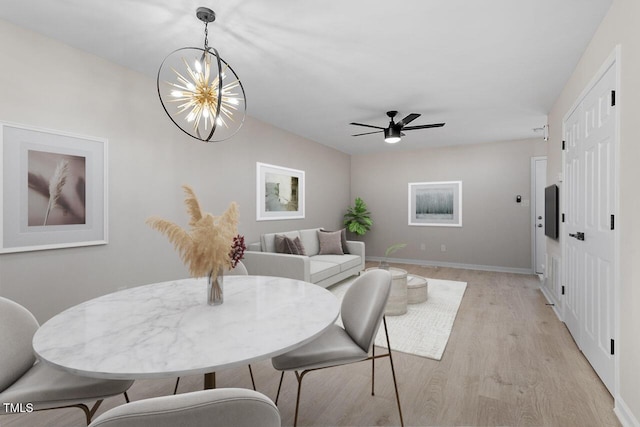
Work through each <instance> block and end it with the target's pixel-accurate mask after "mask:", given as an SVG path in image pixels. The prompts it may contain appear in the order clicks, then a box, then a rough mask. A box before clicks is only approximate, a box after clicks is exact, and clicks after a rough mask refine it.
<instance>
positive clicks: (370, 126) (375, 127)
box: [349, 122, 384, 129]
mask: <svg viewBox="0 0 640 427" xmlns="http://www.w3.org/2000/svg"><path fill="white" fill-rule="evenodd" d="M349 124H350V125H356V126H364V127H367V128H374V129H384V128H383V127H380V126H372V125H365V124H364V123H354V122H351V123H349Z"/></svg>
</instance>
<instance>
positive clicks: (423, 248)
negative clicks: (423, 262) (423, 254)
mask: <svg viewBox="0 0 640 427" xmlns="http://www.w3.org/2000/svg"><path fill="white" fill-rule="evenodd" d="M420 250H421V251H426V250H427V245H426V244H425V243H420Z"/></svg>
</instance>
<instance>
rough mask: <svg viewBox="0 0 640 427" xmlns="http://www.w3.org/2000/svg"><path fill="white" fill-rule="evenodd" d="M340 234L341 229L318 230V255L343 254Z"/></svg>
mask: <svg viewBox="0 0 640 427" xmlns="http://www.w3.org/2000/svg"><path fill="white" fill-rule="evenodd" d="M341 234H342V232H341V231H333V232H331V233H327V232H326V231H320V230H318V240H319V241H320V252H319V255H343V254H344V252H342V236H341Z"/></svg>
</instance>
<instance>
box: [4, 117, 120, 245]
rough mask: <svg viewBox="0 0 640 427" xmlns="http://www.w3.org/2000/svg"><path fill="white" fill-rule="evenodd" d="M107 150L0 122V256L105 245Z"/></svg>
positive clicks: (94, 141) (96, 141)
mask: <svg viewBox="0 0 640 427" xmlns="http://www.w3.org/2000/svg"><path fill="white" fill-rule="evenodd" d="M107 145H108V141H107V140H106V139H103V138H96V137H88V136H81V135H75V134H71V133H67V132H61V131H55V130H49V129H41V128H36V127H31V126H24V125H18V124H12V123H3V122H0V176H2V185H0V253H11V252H25V251H37V250H46V249H59V248H69V247H77V246H91V245H105V244H107V243H108V203H107V202H108V177H107V152H108V150H107ZM51 190H53V191H51ZM52 195H53V197H52Z"/></svg>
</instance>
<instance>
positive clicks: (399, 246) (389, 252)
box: [384, 243, 407, 257]
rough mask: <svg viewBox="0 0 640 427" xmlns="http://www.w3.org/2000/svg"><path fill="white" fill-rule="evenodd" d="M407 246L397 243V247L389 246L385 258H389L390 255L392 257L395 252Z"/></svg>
mask: <svg viewBox="0 0 640 427" xmlns="http://www.w3.org/2000/svg"><path fill="white" fill-rule="evenodd" d="M405 246H407V244H406V243H396V244H395V245H391V246H389V247H388V248H387V250H386V251H384V256H385V257H388V256H389V255H391V254H392V253H394V252H395V251H397V250H400V249H402V248H404V247H405Z"/></svg>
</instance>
